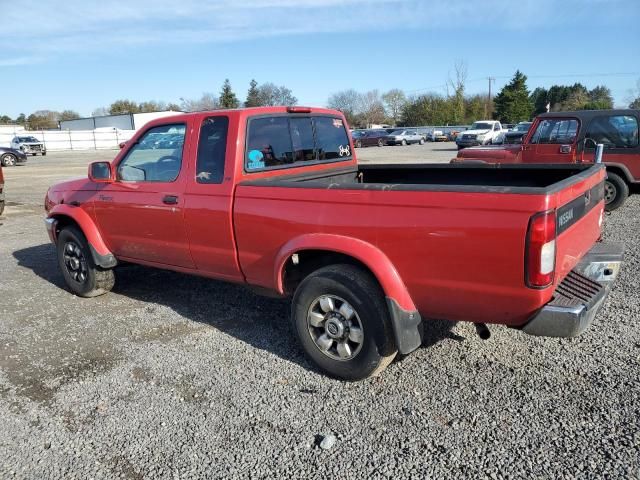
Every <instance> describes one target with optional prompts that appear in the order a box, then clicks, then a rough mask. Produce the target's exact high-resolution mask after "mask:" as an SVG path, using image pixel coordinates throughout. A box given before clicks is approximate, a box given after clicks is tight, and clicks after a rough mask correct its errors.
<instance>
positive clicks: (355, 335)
mask: <svg viewBox="0 0 640 480" xmlns="http://www.w3.org/2000/svg"><path fill="white" fill-rule="evenodd" d="M291 317H292V321H293V327H294V329H295V332H296V334H297V337H298V340H299V342H300V344H301V346H302V348H303V349H304V351H305V353H306V354H307V356H308V357H309V358H310V359H311V360H312V361H313V362H314V363H315V364H316V365H318V367H320V368H321V369H322V370H324V371H325V372H327V373H328V374H329V375H332V376H334V377H338V378H342V379H344V380H362V379H364V378H367V377H370V376H372V375H376V374H378V373H379V372H381V371H382V370H384V368H385V367H386V366H387V365H389V363H391V361H392V360H393V358H394V357H395V355H396V353H397V349H396V346H395V343H394V341H393V335H392V330H391V324H390V320H389V310H388V308H387V305H386V303H385V300H384V293H383V292H382V290H381V289H380V286H379V285H378V283H377V282H376V281H375V280H374V279H373V278H372V277H371V275H370V274H369V273H368V272H366V271H364V270H363V269H361V268H359V267H356V266H353V265H346V264H345V265H332V266H329V267H324V268H321V269H320V270H317V271H315V272H313V273H312V274H310V275H309V276H308V277H306V278H305V279H304V280H303V281H302V283H301V284H300V286H299V287H298V288H297V290H296V293H295V295H294V297H293V303H292V307H291Z"/></svg>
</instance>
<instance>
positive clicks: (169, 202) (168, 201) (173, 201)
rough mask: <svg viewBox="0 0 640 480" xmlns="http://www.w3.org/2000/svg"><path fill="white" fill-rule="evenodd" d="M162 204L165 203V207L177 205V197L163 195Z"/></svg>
mask: <svg viewBox="0 0 640 480" xmlns="http://www.w3.org/2000/svg"><path fill="white" fill-rule="evenodd" d="M162 203H165V204H167V205H177V203H178V196H177V195H165V196H164V198H163V199H162Z"/></svg>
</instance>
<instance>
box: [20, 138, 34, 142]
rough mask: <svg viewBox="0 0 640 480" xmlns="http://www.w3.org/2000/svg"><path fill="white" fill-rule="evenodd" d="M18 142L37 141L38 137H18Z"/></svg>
mask: <svg viewBox="0 0 640 480" xmlns="http://www.w3.org/2000/svg"><path fill="white" fill-rule="evenodd" d="M18 141H19V142H37V141H38V139H37V138H35V137H18Z"/></svg>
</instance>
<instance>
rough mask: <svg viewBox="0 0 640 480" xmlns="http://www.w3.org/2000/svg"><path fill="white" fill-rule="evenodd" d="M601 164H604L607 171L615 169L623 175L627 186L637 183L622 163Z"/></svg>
mask: <svg viewBox="0 0 640 480" xmlns="http://www.w3.org/2000/svg"><path fill="white" fill-rule="evenodd" d="M602 163H604V166H605V167H606V168H607V169H608V168H609V167H611V170H615V169H618V170H620V171H621V172H622V174H623V175H624V177H625V180H626V181H627V183H628V184H632V183H638V182H637V181H636V179H635V178H633V175H631V172H630V171H629V168H628V167H627V166H626V165H624V164H622V163H612V162H602Z"/></svg>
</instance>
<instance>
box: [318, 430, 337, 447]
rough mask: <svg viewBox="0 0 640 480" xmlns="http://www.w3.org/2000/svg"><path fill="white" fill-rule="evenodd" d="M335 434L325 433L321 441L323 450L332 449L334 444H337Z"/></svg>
mask: <svg viewBox="0 0 640 480" xmlns="http://www.w3.org/2000/svg"><path fill="white" fill-rule="evenodd" d="M336 441H337V440H336V437H335V435H332V434H328V435H324V436H323V438H322V441H321V442H320V448H321V449H323V450H331V449H332V448H333V446H334V445H335V444H336Z"/></svg>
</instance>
